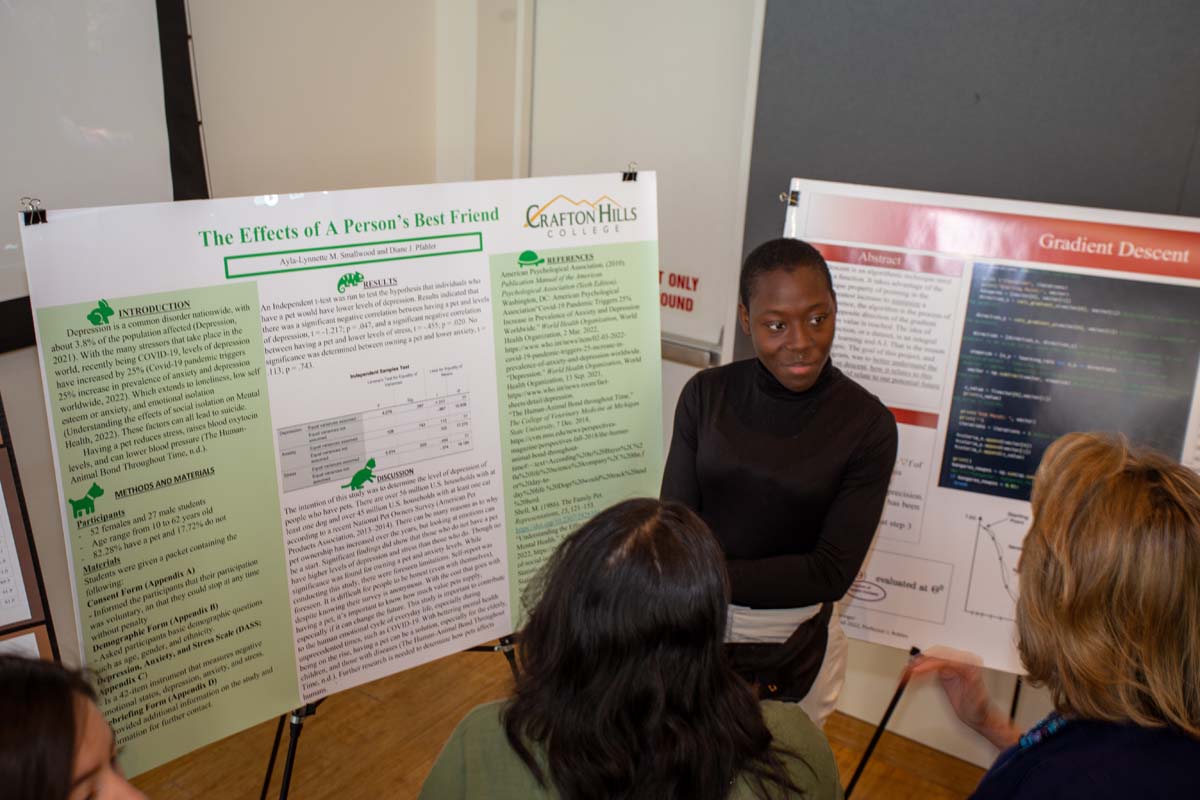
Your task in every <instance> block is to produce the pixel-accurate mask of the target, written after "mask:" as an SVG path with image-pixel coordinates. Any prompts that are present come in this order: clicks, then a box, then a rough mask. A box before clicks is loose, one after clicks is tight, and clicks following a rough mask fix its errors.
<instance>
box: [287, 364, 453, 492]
mask: <svg viewBox="0 0 1200 800" xmlns="http://www.w3.org/2000/svg"><path fill="white" fill-rule="evenodd" d="M373 372H375V373H379V374H378V375H373V376H372V377H373V378H377V380H378V384H380V385H382V386H383V387H386V392H385V394H390V395H391V396H392V397H393V398H394V399H393V400H392V401H391V402H390V403H386V404H385V403H377V404H376V406H375V407H374V408H369V409H366V410H364V411H360V412H356V413H353V414H343V415H341V416H337V417H329V418H326V419H318V420H313V421H311V422H305V423H301V424H299V425H291V426H288V427H286V428H280V429H279V430H278V431H276V436H277V441H278V447H279V463H280V469H281V472H282V477H283V491H284V492H285V493H286V492H294V491H297V490H299V489H307V488H309V487H312V486H317V485H320V484H324V483H333V482H337V483H338V484H339V486H340V487H341V488H343V489H348V490H350V491H358V490H359V489H362V488H363V487H364V486H365V485H366V484H368V483H373V482H374V480H375V475H376V474H377V473H380V472H385V471H387V470H389V469H395V468H396V467H401V466H404V465H406V464H414V463H416V462H418V461H427V460H429V459H433V458H440V457H442V456H447V455H451V454H454V453H463V452H467V451H469V450H471V449H472V447H473V440H472V435H471V394H470V392H469V391H468V388H467V380H466V376H465V374H464V369H463V365H462V364H461V363H460V364H454V365H449V366H442V367H436V368H431V369H425V370H414V369H412V368H410V367H408V366H407V365H401V366H399V367H397V368H396V369H395V370H391V369H382V370H373ZM352 377H353V376H352ZM375 388H376V389H378V388H379V387H378V386H377V387H375Z"/></svg>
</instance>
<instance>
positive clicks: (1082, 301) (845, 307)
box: [784, 180, 1200, 672]
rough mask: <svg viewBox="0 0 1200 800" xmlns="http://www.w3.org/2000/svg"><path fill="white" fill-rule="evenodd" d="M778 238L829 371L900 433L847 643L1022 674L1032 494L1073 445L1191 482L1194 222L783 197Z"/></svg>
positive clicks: (905, 194) (882, 198)
mask: <svg viewBox="0 0 1200 800" xmlns="http://www.w3.org/2000/svg"><path fill="white" fill-rule="evenodd" d="M791 189H792V191H793V192H798V195H796V205H794V206H791V207H790V208H789V209H788V213H787V218H786V223H785V229H784V235H786V236H792V237H797V238H801V239H805V240H807V241H810V242H812V243H813V244H814V245H816V246H817V247H818V248H819V249H820V250H821V251H822V253H823V254H824V255H825V257H826V259H827V260H828V261H829V265H830V269H831V271H832V274H833V281H834V287H835V290H836V292H837V301H838V318H837V335H836V338H835V340H834V345H833V352H832V357H833V360H834V363H835V364H837V365H838V367H840V368H841V369H842V370H843V371H844V372H846V373H847V374H848V375H850V376H851V377H853V378H854V379H855V380H857V381H859V382H860V383H861V384H862V385H863V386H865V387H866V388H867V389H869V390H870V391H871V392H873V393H874V394H876V395H877V396H878V397H879V398H880V399H881V400H882V401H883V402H884V403H885V404H886V405H887V406H888V407H889V408H891V409H892V412H893V414H894V415H895V417H896V421H897V423H899V433H900V441H899V455H898V458H897V462H896V468H895V472H894V473H893V475H892V482H891V486H890V489H889V492H888V498H887V505H886V507H885V509H884V513H883V519H882V521H881V523H880V526H879V530H878V532H877V535H876V538H875V543H874V547H873V549H872V551H871V554H870V555H869V557H868V559H867V561H866V563H865V564H864V565H863V568H862V571H861V573H860V574H859V575H858V578H857V580H856V581H855V583H854V584H853V586H852V587H851V589H850V591H849V594H848V595H847V597H846V598H845V601H844V602H843V604H842V622H843V625H844V626H845V629H846V632H847V633H848V634H849V635H850V636H852V637H855V638H858V639H863V640H867V641H873V642H879V643H883V644H888V645H892V646H896V647H902V648H905V649H907V648H909V647H910V646H913V645H915V646H918V647H922V648H924V647H928V646H930V645H934V644H946V645H951V646H954V647H958V648H962V649H966V650H971V651H974V652H976V653H979V654H980V655H981V656H982V657H983V660H984V663H985V664H986V665H987V666H989V667H993V668H996V669H1002V670H1006V671H1009V672H1021V666H1020V660H1019V657H1018V655H1017V652H1016V634H1015V627H1014V613H1015V608H1016V601H1017V597H1018V593H1019V578H1018V574H1017V565H1018V562H1019V560H1020V556H1021V543H1022V541H1023V539H1024V537H1025V533H1026V532H1027V531H1028V529H1029V523H1030V505H1029V496H1030V488H1031V486H1032V480H1033V475H1034V473H1035V471H1036V470H1037V466H1038V464H1039V462H1040V461H1041V457H1042V454H1043V452H1045V449H1046V447H1047V446H1049V444H1050V443H1051V442H1052V441H1054V440H1055V439H1056V438H1058V437H1059V436H1061V435H1063V434H1065V433H1068V432H1070V431H1114V432H1121V433H1124V434H1125V435H1126V436H1127V437H1129V438H1130V439H1131V440H1132V441H1133V442H1135V443H1139V444H1143V445H1148V446H1152V447H1154V448H1156V449H1158V450H1161V451H1162V452H1165V453H1167V454H1169V455H1170V456H1172V457H1174V458H1176V459H1179V460H1181V461H1182V462H1183V463H1185V464H1187V465H1189V466H1191V467H1193V468H1196V467H1197V466H1200V438H1198V437H1200V430H1198V425H1200V414H1198V413H1197V391H1196V380H1197V358H1198V356H1200V220H1196V219H1187V218H1182V217H1169V216H1161V215H1150V214H1135V213H1128V212H1116V211H1106V210H1100V209H1089V208H1077V207H1069V206H1055V205H1046V204H1040V203H1023V202H1014V201H1004V200H995V199H988V198H978V197H965V196H957V195H945V194H932V193H925V192H909V191H899V190H893V189H882V188H875V187H866V186H852V185H846V184H834V183H826V182H820V181H808V180H794V181H793V183H792V186H791Z"/></svg>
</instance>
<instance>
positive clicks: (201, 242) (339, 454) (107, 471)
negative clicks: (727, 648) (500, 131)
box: [22, 173, 662, 773]
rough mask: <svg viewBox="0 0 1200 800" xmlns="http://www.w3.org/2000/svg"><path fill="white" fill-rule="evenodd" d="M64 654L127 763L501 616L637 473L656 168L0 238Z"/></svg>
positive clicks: (47, 227) (284, 705)
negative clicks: (46, 501) (46, 463)
mask: <svg viewBox="0 0 1200 800" xmlns="http://www.w3.org/2000/svg"><path fill="white" fill-rule="evenodd" d="M22 233H23V239H24V246H25V251H26V262H27V264H28V266H29V286H30V297H31V302H32V305H33V308H34V313H35V324H36V329H37V335H38V349H39V356H40V358H41V363H42V369H43V372H44V375H45V386H46V395H47V397H46V400H47V406H48V409H49V416H50V419H51V423H52V428H53V439H54V445H55V448H54V454H55V467H56V472H57V477H58V481H59V492H60V498H61V500H62V515H63V527H64V530H65V531H66V536H67V540H68V542H67V549H68V552H69V554H70V557H71V569H72V582H73V586H74V591H75V597H76V613H77V616H78V621H79V623H80V624H79V630H80V631H81V638H82V642H81V648H82V653H83V654H84V658H85V661H86V663H87V664H88V666H89V667H90V668H91V669H92V670H93V671H95V672H96V674H97V677H98V680H99V688H100V691H101V700H102V706H103V710H104V712H105V715H106V717H107V718H108V720H109V722H110V723H111V724H112V725H113V727H114V730H115V731H116V733H117V739H118V742H119V743H120V744H121V745H122V746H123V747H124V755H123V758H124V759H125V763H126V767H127V769H128V770H129V771H130V772H133V773H137V772H140V771H143V770H145V769H148V768H150V767H152V766H154V765H156V764H159V763H162V762H163V761H165V760H168V759H170V758H173V757H175V756H177V755H179V754H181V753H184V752H187V751H188V750H191V749H194V748H196V747H198V746H200V745H202V744H205V743H207V742H209V741H212V740H215V739H217V738H220V737H222V736H226V735H228V734H230V733H232V732H235V731H237V730H240V729H242V728H245V727H247V726H249V725H252V724H255V723H257V722H260V721H261V720H263V719H265V718H267V717H270V716H273V715H277V714H280V713H282V712H283V711H285V710H287V709H290V708H294V707H296V706H298V705H300V704H301V702H302V701H303V702H311V701H313V700H315V699H317V698H320V697H324V696H326V695H328V694H330V693H332V692H336V691H339V690H342V689H346V688H349V687H351V686H355V685H358V684H361V683H364V682H366V681H370V680H374V679H376V678H379V677H382V676H384V675H388V674H391V673H393V672H396V671H398V670H401V669H406V668H409V667H413V666H416V665H418V664H421V663H424V662H426V661H430V660H432V659H435V658H439V657H441V656H443V655H446V654H448V653H452V652H455V651H458V650H462V649H463V648H465V647H468V646H471V645H474V644H478V643H480V642H483V641H486V640H489V639H494V638H496V637H497V636H501V635H505V634H508V633H510V632H512V631H513V628H514V626H515V625H516V624H517V623H518V621H519V618H520V614H521V612H520V607H519V604H518V601H517V597H518V595H519V593H520V590H521V588H522V587H523V586H524V585H525V584H526V583H527V582H528V579H529V578H530V577H531V576H532V575H533V574H534V573H535V572H536V570H537V569H538V568H539V567H540V566H541V564H542V563H543V561H544V559H545V557H546V556H547V555H548V554H549V552H550V551H551V550H552V549H553V548H554V547H555V546H556V545H557V544H558V542H559V541H561V540H562V538H563V537H564V536H565V535H566V534H567V533H568V532H570V531H571V530H573V529H574V528H575V527H576V526H578V524H579V523H580V522H582V521H583V520H586V519H587V518H589V517H590V516H592V515H593V514H594V513H595V512H597V511H599V510H600V509H602V508H604V507H606V506H608V505H610V504H611V503H613V502H616V501H618V500H621V499H624V498H627V497H631V496H638V495H654V494H656V493H657V491H658V478H659V472H660V469H661V464H662V450H661V447H662V444H661V443H662V430H661V389H660V386H661V373H660V362H659V358H658V348H659V327H658V313H657V295H658V292H657V271H658V255H657V225H656V208H655V176H654V174H653V173H642V174H641V175H639V177H638V180H637V181H633V182H624V181H622V180H621V178H620V176H619V175H616V174H613V175H593V176H582V177H570V178H544V179H536V180H523V181H495V182H486V183H474V184H441V185H436V186H419V187H403V188H390V189H367V190H358V191H345V192H321V193H313V194H305V195H289V196H286V197H285V196H268V197H258V198H235V199H226V200H207V201H191V202H183V203H164V204H157V205H146V206H125V207H113V208H101V209H81V210H74V211H51V212H50V215H49V221H48V223H47V224H44V225H36V226H30V227H27V228H24V229H23V231H22Z"/></svg>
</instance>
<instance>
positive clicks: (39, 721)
mask: <svg viewBox="0 0 1200 800" xmlns="http://www.w3.org/2000/svg"><path fill="white" fill-rule="evenodd" d="M85 699H86V700H95V699H96V693H95V691H94V690H93V689H92V687H91V686H90V685H89V684H88V682H87V680H86V679H85V678H84V677H83V675H82V674H81V673H79V672H75V671H72V670H68V669H64V668H63V667H61V666H59V665H58V664H54V663H52V662H49V661H38V660H36V659H30V658H20V657H18V656H11V655H0V720H3V723H2V724H0V787H3V790H2V792H0V793H2V794H3V796H4V797H9V798H15V799H16V800H26V798H28V800H34V798H36V799H37V800H65V798H66V797H67V795H68V794H69V793H70V789H71V780H72V770H73V766H74V761H75V748H76V745H77V740H78V734H79V731H78V730H77V727H78V726H77V724H76V721H77V720H78V719H79V709H80V703H81V702H83V701H84V700H85Z"/></svg>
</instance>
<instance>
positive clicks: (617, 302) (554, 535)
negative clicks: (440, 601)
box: [490, 242, 663, 627]
mask: <svg viewBox="0 0 1200 800" xmlns="http://www.w3.org/2000/svg"><path fill="white" fill-rule="evenodd" d="M490 266H491V281H492V296H493V303H492V308H493V314H494V318H495V331H496V365H497V367H496V373H497V381H498V382H499V387H498V389H499V391H498V394H499V397H500V437H501V439H500V441H501V447H502V448H503V465H504V486H505V488H506V492H507V495H506V497H505V515H506V518H505V528H506V530H507V532H508V564H509V575H510V577H511V592H512V595H511V599H512V603H513V606H512V608H513V622H514V627H516V626H518V625H519V623H520V621H521V620H523V619H524V616H525V613H526V611H527V609H525V608H524V607H523V606H522V604H521V602H520V598H521V594H522V593H523V592H524V590H525V587H526V586H527V585H528V584H529V581H530V580H531V579H532V578H533V577H534V576H535V575H536V574H537V571H538V570H539V569H540V568H541V566H542V565H543V564H544V563H545V561H546V558H547V557H548V556H549V555H550V554H551V553H552V552H553V550H554V548H555V547H557V546H558V544H559V542H561V541H562V540H563V538H565V537H566V536H567V535H568V534H569V533H570V532H571V531H573V530H575V528H577V527H578V526H579V525H580V524H581V523H582V522H584V521H585V520H587V519H589V518H590V517H592V516H593V515H594V514H595V513H596V512H598V511H600V510H602V509H604V508H606V507H608V506H610V505H612V504H613V503H615V502H618V501H620V500H624V499H627V498H630V497H641V496H652V497H656V496H658V490H659V483H660V481H661V476H662V459H663V454H662V444H663V434H662V361H661V358H660V348H661V345H660V334H659V310H658V245H657V243H655V242H636V243H632V244H618V245H599V246H595V247H583V248H573V249H563V250H546V251H538V252H534V251H531V250H526V251H524V252H522V253H509V254H505V255H494V256H492V257H491V262H490Z"/></svg>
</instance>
